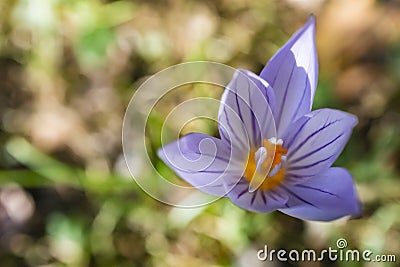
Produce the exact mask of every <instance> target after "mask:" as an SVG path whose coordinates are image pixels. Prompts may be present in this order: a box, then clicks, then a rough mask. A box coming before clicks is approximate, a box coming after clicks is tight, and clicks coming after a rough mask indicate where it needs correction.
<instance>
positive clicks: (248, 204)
mask: <svg viewBox="0 0 400 267" xmlns="http://www.w3.org/2000/svg"><path fill="white" fill-rule="evenodd" d="M227 196H228V197H229V198H230V200H231V201H232V202H233V203H234V204H235V205H237V206H239V207H241V208H242V209H246V210H250V211H255V212H271V211H274V210H277V209H280V208H283V207H285V204H286V202H287V200H288V196H287V195H286V194H283V193H281V192H280V191H279V189H278V188H276V189H274V190H255V191H253V192H249V182H248V181H246V179H245V178H242V179H241V180H240V181H239V182H238V183H237V184H236V186H235V187H234V188H233V189H232V190H230V191H229V193H228V195H227Z"/></svg>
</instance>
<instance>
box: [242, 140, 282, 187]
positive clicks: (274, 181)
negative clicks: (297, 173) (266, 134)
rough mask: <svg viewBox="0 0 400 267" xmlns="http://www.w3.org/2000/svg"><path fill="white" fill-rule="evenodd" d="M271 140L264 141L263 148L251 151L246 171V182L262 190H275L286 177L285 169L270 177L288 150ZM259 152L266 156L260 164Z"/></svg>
mask: <svg viewBox="0 0 400 267" xmlns="http://www.w3.org/2000/svg"><path fill="white" fill-rule="evenodd" d="M270 140H271V139H270ZM270 140H266V139H264V142H263V143H264V145H263V147H261V148H259V149H258V150H257V149H252V150H251V151H250V154H249V156H248V159H247V162H246V169H245V171H244V177H245V178H246V180H247V181H248V182H249V183H250V182H251V183H252V184H256V185H259V187H258V188H259V189H262V190H271V189H274V188H275V187H277V186H278V185H279V184H280V183H281V182H282V181H283V178H284V175H285V170H284V168H280V169H279V170H278V171H277V172H276V173H275V174H274V175H272V176H269V175H270V173H271V172H272V171H274V168H275V166H276V165H278V164H280V163H281V161H282V156H283V155H285V154H286V153H287V149H286V148H283V147H282V144H279V142H277V143H275V142H271V141H270ZM260 149H262V151H260ZM257 152H259V153H261V152H264V153H265V154H266V155H265V157H263V158H262V159H261V160H262V162H260V158H261V156H258V159H257V158H256V153H257ZM264 158H265V159H264ZM260 163H261V164H260ZM257 165H258V166H257Z"/></svg>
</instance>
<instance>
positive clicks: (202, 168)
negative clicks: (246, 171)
mask: <svg viewBox="0 0 400 267" xmlns="http://www.w3.org/2000/svg"><path fill="white" fill-rule="evenodd" d="M158 156H159V157H160V158H161V159H162V160H163V161H164V162H165V164H167V165H168V166H169V167H170V168H171V169H172V170H174V171H175V172H176V173H177V174H178V175H179V176H180V177H182V178H183V179H184V180H185V181H187V182H188V183H190V184H191V185H193V186H194V187H197V188H198V189H199V190H201V191H203V192H205V193H208V194H212V195H217V196H223V195H225V194H226V189H227V186H226V185H225V182H226V181H230V182H229V184H230V185H231V186H230V187H232V184H233V183H235V181H238V180H239V179H240V177H241V175H240V174H241V172H242V171H243V170H241V168H243V167H242V166H240V165H239V164H237V163H236V164H235V163H234V162H233V161H231V160H230V158H231V151H230V148H229V146H227V144H226V143H225V142H223V141H221V140H220V139H217V138H215V137H211V136H208V135H205V134H202V133H190V134H187V135H185V136H184V137H182V138H181V139H179V140H178V141H176V142H172V143H170V144H168V145H166V146H164V147H162V148H160V149H159V150H158ZM235 177H236V178H235Z"/></svg>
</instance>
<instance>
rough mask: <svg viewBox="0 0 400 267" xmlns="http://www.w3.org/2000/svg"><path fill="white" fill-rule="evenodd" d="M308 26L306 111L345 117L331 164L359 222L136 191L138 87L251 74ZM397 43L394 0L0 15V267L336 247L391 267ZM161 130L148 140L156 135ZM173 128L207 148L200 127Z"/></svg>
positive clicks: (25, 0) (72, 3) (245, 1)
mask: <svg viewBox="0 0 400 267" xmlns="http://www.w3.org/2000/svg"><path fill="white" fill-rule="evenodd" d="M310 13H314V14H315V15H316V17H317V43H318V50H319V57H320V80H319V86H318V89H317V93H316V99H315V108H320V107H335V108H340V109H343V110H347V111H349V112H352V113H354V114H356V115H357V116H358V117H359V124H358V126H357V127H356V129H355V131H354V134H353V136H352V138H351V140H350V142H349V144H348V146H347V147H346V149H345V151H344V152H343V154H342V155H341V157H340V158H339V160H338V161H337V163H336V164H338V165H341V166H344V167H346V168H348V169H349V170H350V171H351V173H352V174H353V176H354V178H355V180H356V182H357V186H358V190H359V194H360V197H361V201H362V203H363V205H364V212H363V215H362V217H361V218H358V219H354V220H347V219H342V220H338V221H336V222H333V223H314V222H303V221H300V220H297V219H294V218H291V217H288V216H286V215H283V214H281V213H279V212H274V213H271V214H255V213H251V212H246V211H244V210H241V209H239V208H237V207H235V206H234V205H232V204H231V203H230V202H229V201H227V200H225V199H222V200H219V201H218V202H216V203H214V204H212V205H210V206H207V207H203V208H200V209H194V210H184V209H178V208H173V207H170V206H166V205H163V204H161V203H159V202H157V201H155V200H153V199H152V198H150V197H149V196H147V195H146V194H145V193H144V192H143V191H141V190H140V188H139V187H138V186H137V185H136V184H135V183H134V182H132V179H131V178H130V176H129V173H128V172H127V170H126V167H125V162H124V159H123V155H122V148H121V128H122V120H123V115H124V110H125V108H126V106H127V105H128V102H129V99H130V97H131V96H132V95H133V92H134V90H135V89H136V88H137V87H138V86H139V85H140V83H141V82H143V81H144V80H145V79H146V78H148V77H149V75H152V74H154V73H156V72H157V71H160V70H162V69H164V68H166V67H169V66H171V65H173V64H177V63H180V62H185V61H189V60H210V61H217V62H221V63H224V64H228V65H231V66H233V67H240V68H246V69H249V70H252V71H254V72H256V73H257V72H259V71H260V70H261V68H262V66H263V65H264V64H265V63H266V61H267V59H268V58H270V57H271V56H272V55H273V53H274V52H275V51H276V50H277V49H278V48H279V47H280V46H281V45H282V44H284V42H285V41H286V40H287V39H288V37H289V36H290V34H291V33H293V32H294V31H295V30H296V29H297V28H299V27H300V26H301V25H302V24H303V23H304V22H305V21H306V19H307V18H308V16H309V14H310ZM399 29H400V5H399V3H398V1H396V0H391V1H390V0H385V1H383V0H380V1H374V0H335V1H325V0H318V1H317V0H309V1H307V0H285V1H273V0H269V1H261V0H259V1H251V0H230V1H228V0H217V1H195V0H188V1H183V0H177V1H173V0H164V1H155V0H151V1H140V0H137V1H128V0H121V1H106V0H103V1H100V0H87V1H84V0H40V1H33V0H3V1H1V2H0V114H1V116H0V118H1V121H0V126H1V131H0V140H1V142H0V168H1V169H0V266H177V267H179V266H185V267H187V266H255V267H256V266H280V265H279V264H278V263H277V262H273V263H269V265H268V264H267V263H262V264H265V265H262V264H261V262H258V261H257V258H256V252H257V250H258V249H261V248H263V246H264V245H265V244H267V245H268V246H269V247H270V248H276V249H279V248H285V249H288V250H290V249H294V248H298V249H304V248H315V249H324V248H327V247H328V246H332V247H335V243H336V240H337V238H340V237H343V238H346V239H347V240H348V242H349V244H350V246H351V247H352V248H359V249H371V250H373V251H374V252H375V253H385V254H396V255H397V257H398V258H397V260H398V261H399V260H400V253H399V252H400V241H399V240H400V217H399V214H400V205H399V204H400V178H399V177H400V176H399V171H400V156H399V155H400V134H399V133H400V108H399V107H400V105H399V103H400V90H399V88H400V31H399ZM204 90H205V89H200V91H199V90H198V91H196V90H194V91H193V90H185V91H180V92H181V93H180V94H179V96H175V97H173V99H175V101H177V103H179V102H180V101H183V100H184V99H188V98H190V97H193V94H194V93H193V92H199V94H204ZM182 92H184V93H182ZM210 94H212V96H213V97H216V98H218V97H219V95H218V94H217V95H215V92H214V91H213V92H212V93H210ZM219 94H220V92H219ZM163 108H164V110H168V109H169V108H170V107H169V106H165V107H163V106H162V105H161V111H162V110H163ZM162 114H163V113H162V112H159V113H154V114H153V115H152V117H151V119H150V121H149V125H148V127H150V128H151V129H159V128H160V127H161V123H162V121H163V115H162ZM188 127H189V128H190V127H192V128H190V129H193V127H194V129H201V130H202V131H203V132H208V133H214V134H215V124H213V123H204V122H198V123H193V124H192V125H191V126H190V125H189V126H188ZM157 142H159V141H158V140H155V143H153V144H152V145H153V148H154V149H156V148H157V147H158V146H159V144H158V143H157ZM153 161H154V163H155V165H156V166H157V168H159V170H160V172H162V173H163V174H166V175H169V176H174V174H173V173H172V171H170V170H168V169H166V168H165V166H164V165H163V164H161V163H160V162H159V161H158V160H157V158H155V157H154V159H153ZM175 178H176V177H175ZM172 179H174V178H172ZM176 179H177V178H176ZM286 265H290V264H289V263H286ZM294 265H296V266H309V265H310V266H320V265H321V266H325V265H326V266H396V264H382V265H379V264H377V263H375V264H373V265H371V264H366V263H362V262H360V263H349V262H322V263H296V264H294ZM397 266H398V262H397Z"/></svg>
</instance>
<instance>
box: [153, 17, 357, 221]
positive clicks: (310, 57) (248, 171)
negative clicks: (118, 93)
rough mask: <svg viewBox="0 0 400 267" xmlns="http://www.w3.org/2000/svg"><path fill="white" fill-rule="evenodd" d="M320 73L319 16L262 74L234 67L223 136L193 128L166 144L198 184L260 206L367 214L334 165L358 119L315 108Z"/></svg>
mask: <svg viewBox="0 0 400 267" xmlns="http://www.w3.org/2000/svg"><path fill="white" fill-rule="evenodd" d="M317 79H318V60H317V53H316V47H315V19H314V17H311V18H310V19H309V20H308V22H307V23H306V25H304V26H303V28H301V29H300V30H299V31H298V32H296V33H295V34H294V35H293V36H292V37H291V39H290V40H289V41H288V42H287V43H286V44H285V45H284V46H283V47H282V48H281V49H280V50H279V51H278V52H277V53H276V55H275V56H274V57H273V58H272V59H271V60H270V61H269V62H268V64H267V65H266V66H265V67H264V69H263V70H262V71H261V74H260V75H259V76H258V75H256V74H254V73H251V72H249V71H246V70H239V71H237V72H236V73H235V75H234V77H233V79H232V81H231V82H230V84H229V85H228V86H227V87H226V89H225V91H224V93H223V95H222V99H221V106H220V110H219V114H218V121H219V133H220V136H221V139H218V138H215V137H211V136H207V135H205V134H201V133H190V134H188V135H186V136H184V137H182V138H181V139H179V140H178V141H176V142H173V143H171V144H168V145H166V146H164V147H163V148H161V149H160V150H159V153H158V155H159V156H160V158H161V159H162V160H163V161H164V162H165V163H166V164H167V165H168V166H169V167H170V168H172V169H173V170H174V171H175V172H176V173H177V174H178V175H179V176H181V177H182V178H183V179H184V180H186V181H187V182H188V183H190V184H191V185H193V186H195V187H197V188H198V189H199V190H201V191H203V192H206V193H208V194H213V195H217V196H226V197H229V198H230V200H231V201H232V202H233V203H234V204H236V205H237V206H239V207H241V208H244V209H246V210H251V211H256V212H270V211H274V210H279V211H281V212H283V213H286V214H288V215H291V216H293V217H297V218H301V219H305V220H317V221H330V220H334V219H337V218H340V217H343V216H346V215H357V214H359V213H360V205H359V201H358V197H357V193H356V190H355V186H354V183H353V180H352V177H351V175H350V174H349V172H348V171H347V170H345V169H343V168H338V167H331V165H332V164H333V162H334V161H335V160H336V159H337V157H338V156H339V154H340V153H341V151H342V150H343V148H344V146H345V144H346V143H347V141H348V139H349V137H350V135H351V131H352V128H353V127H354V126H355V124H356V123H357V118H356V117H355V116H353V115H351V114H349V113H345V112H342V111H339V110H333V109H319V110H314V111H311V107H312V103H313V98H314V93H315V89H316V85H317Z"/></svg>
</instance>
